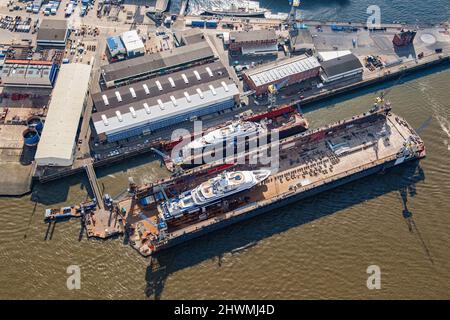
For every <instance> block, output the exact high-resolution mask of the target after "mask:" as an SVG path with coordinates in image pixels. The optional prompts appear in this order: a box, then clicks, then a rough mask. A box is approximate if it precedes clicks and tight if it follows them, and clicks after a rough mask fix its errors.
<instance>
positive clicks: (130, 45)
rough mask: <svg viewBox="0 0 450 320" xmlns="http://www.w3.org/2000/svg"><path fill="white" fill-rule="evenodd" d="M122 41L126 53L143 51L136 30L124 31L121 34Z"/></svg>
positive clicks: (142, 45)
mask: <svg viewBox="0 0 450 320" xmlns="http://www.w3.org/2000/svg"><path fill="white" fill-rule="evenodd" d="M122 41H123V45H124V47H125V48H126V49H127V52H129V51H134V50H143V49H144V43H143V42H142V39H141V37H139V35H138V33H137V31H136V30H130V31H125V32H124V33H122Z"/></svg>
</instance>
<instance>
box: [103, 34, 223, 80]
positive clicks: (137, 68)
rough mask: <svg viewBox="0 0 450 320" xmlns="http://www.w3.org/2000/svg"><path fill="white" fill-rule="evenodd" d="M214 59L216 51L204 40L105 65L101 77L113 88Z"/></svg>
mask: <svg viewBox="0 0 450 320" xmlns="http://www.w3.org/2000/svg"><path fill="white" fill-rule="evenodd" d="M214 59H215V56H214V53H213V51H212V49H211V47H210V46H209V44H208V42H207V41H202V42H198V43H195V44H192V45H187V46H183V47H179V48H174V49H172V50H168V51H162V52H158V53H153V54H150V55H144V56H141V57H137V58H135V59H131V60H125V61H120V62H117V63H113V64H108V65H105V66H103V67H102V68H101V77H102V82H104V85H105V86H106V87H107V88H111V87H115V86H120V85H124V84H128V83H130V82H133V81H138V80H143V79H146V78H150V77H152V76H155V75H158V74H163V73H168V72H173V71H177V70H180V69H183V68H187V67H189V66H191V65H195V64H199V63H203V62H206V61H212V60H214Z"/></svg>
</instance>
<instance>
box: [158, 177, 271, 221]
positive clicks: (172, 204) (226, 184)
mask: <svg viewBox="0 0 450 320" xmlns="http://www.w3.org/2000/svg"><path fill="white" fill-rule="evenodd" d="M270 174H271V172H270V170H255V171H234V172H223V173H221V174H220V175H218V176H216V177H214V178H212V179H209V180H208V181H206V182H203V183H202V184H200V185H199V186H197V187H196V188H194V189H192V190H189V191H186V192H184V193H182V194H181V195H180V196H179V197H178V198H176V199H169V200H168V201H165V202H163V203H161V205H160V206H159V208H158V209H159V211H160V213H162V215H163V217H164V219H165V220H171V219H174V218H179V217H181V216H183V214H185V213H190V212H194V211H198V210H200V209H201V208H202V207H204V206H206V205H208V204H211V203H212V202H215V201H218V200H221V199H223V198H225V197H229V196H231V195H233V194H235V193H238V192H242V191H244V190H247V189H250V188H252V187H254V186H255V185H257V184H258V183H260V182H262V181H264V180H266V179H267V178H268V177H269V176H270Z"/></svg>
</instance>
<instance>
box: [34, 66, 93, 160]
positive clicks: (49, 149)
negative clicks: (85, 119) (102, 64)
mask: <svg viewBox="0 0 450 320" xmlns="http://www.w3.org/2000/svg"><path fill="white" fill-rule="evenodd" d="M90 74H91V66H90V65H87V64H81V63H69V64H63V65H61V69H60V71H59V75H58V80H57V81H56V84H55V88H54V89H53V92H52V99H51V101H50V104H49V107H48V113H47V117H46V119H45V126H44V130H43V132H42V137H41V140H40V142H39V144H38V148H37V151H36V156H35V159H36V163H37V164H38V165H47V164H48V163H49V162H52V163H53V164H55V165H58V164H59V165H71V164H72V162H73V158H72V157H73V150H74V148H75V138H76V134H77V130H78V124H79V122H80V117H81V112H82V110H83V106H84V105H83V104H84V102H85V98H86V94H87V91H88V89H89V80H90ZM55 162H57V163H55Z"/></svg>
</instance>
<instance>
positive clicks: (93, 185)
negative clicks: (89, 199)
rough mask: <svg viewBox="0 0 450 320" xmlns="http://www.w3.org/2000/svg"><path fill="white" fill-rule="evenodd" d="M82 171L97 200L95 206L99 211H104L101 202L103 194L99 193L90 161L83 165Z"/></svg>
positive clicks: (103, 205)
mask: <svg viewBox="0 0 450 320" xmlns="http://www.w3.org/2000/svg"><path fill="white" fill-rule="evenodd" d="M84 169H85V170H86V174H87V177H88V180H89V184H90V185H91V189H92V192H93V193H94V196H95V198H96V199H97V206H98V208H99V209H104V208H105V204H104V202H103V193H102V192H101V189H100V187H99V185H98V180H97V175H96V174H95V170H94V166H93V164H92V161H89V162H86V163H85V165H84Z"/></svg>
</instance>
